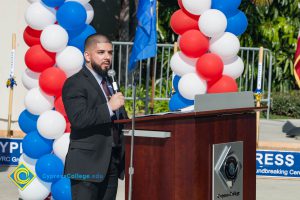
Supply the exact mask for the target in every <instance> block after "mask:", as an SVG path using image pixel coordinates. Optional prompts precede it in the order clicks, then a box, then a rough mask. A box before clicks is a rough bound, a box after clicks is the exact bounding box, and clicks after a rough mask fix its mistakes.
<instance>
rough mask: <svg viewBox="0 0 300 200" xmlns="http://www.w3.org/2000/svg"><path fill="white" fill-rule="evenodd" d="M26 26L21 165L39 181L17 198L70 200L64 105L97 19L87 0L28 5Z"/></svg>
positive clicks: (50, 0) (34, 1)
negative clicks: (65, 171) (64, 89)
mask: <svg viewBox="0 0 300 200" xmlns="http://www.w3.org/2000/svg"><path fill="white" fill-rule="evenodd" d="M28 2H29V3H30V5H29V7H28V8H27V10H26V13H25V21H26V22H27V24H28V26H27V27H26V29H25V30H24V34H23V38H24V41H25V43H26V44H27V45H28V46H29V49H28V50H27V52H26V54H25V64H26V65H27V67H28V68H27V69H26V70H25V71H24V73H23V76H22V82H23V85H24V86H25V88H26V89H28V93H27V95H26V97H25V100H24V104H25V108H26V109H25V110H24V111H23V112H22V113H21V114H20V116H19V125H20V128H21V130H22V131H23V132H25V133H26V136H25V137H24V139H23V152H24V153H23V154H22V155H21V157H20V160H19V162H23V164H25V165H26V166H27V167H28V168H29V169H31V171H32V172H33V173H35V174H36V175H37V177H36V178H35V179H34V180H33V181H32V182H31V183H30V184H29V185H28V186H27V187H26V188H25V189H24V190H19V195H20V197H21V198H22V199H24V200H32V199H36V200H39V199H40V200H43V199H45V198H47V197H48V196H49V194H50V193H51V194H52V197H53V198H54V199H55V200H68V199H71V189H70V180H69V179H68V178H66V177H63V176H62V175H63V168H64V162H65V156H66V153H67V150H68V146H69V141H70V123H69V120H68V117H67V115H66V113H65V110H64V105H63V102H62V98H61V95H62V87H63V84H64V82H65V80H66V79H67V77H70V76H72V75H73V74H75V73H76V72H78V71H79V70H80V69H81V67H82V65H83V62H84V59H83V54H82V53H83V46H84V41H85V39H86V38H87V37H88V36H89V35H91V34H93V33H95V32H96V31H95V29H94V28H93V27H92V26H91V25H89V23H90V22H91V21H92V19H93V16H94V10H93V7H92V6H91V5H90V4H89V3H88V2H89V0H73V1H70V0H28Z"/></svg>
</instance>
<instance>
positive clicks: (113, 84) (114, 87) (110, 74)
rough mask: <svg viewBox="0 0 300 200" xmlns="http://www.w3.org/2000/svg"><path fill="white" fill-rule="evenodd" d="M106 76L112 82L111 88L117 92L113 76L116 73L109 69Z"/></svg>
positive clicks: (117, 88)
mask: <svg viewBox="0 0 300 200" xmlns="http://www.w3.org/2000/svg"><path fill="white" fill-rule="evenodd" d="M107 75H108V76H109V77H110V78H111V80H112V86H113V89H114V91H115V92H119V87H118V83H117V82H116V81H115V75H116V72H115V70H113V69H110V70H108V71H107Z"/></svg>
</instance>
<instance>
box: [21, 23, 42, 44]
mask: <svg viewBox="0 0 300 200" xmlns="http://www.w3.org/2000/svg"><path fill="white" fill-rule="evenodd" d="M41 33H42V31H41V30H35V29H32V28H31V27H29V26H27V27H26V28H25V30H24V33H23V38H24V41H25V43H26V44H27V45H28V46H30V47H31V46H33V45H36V44H41V41H40V37H41Z"/></svg>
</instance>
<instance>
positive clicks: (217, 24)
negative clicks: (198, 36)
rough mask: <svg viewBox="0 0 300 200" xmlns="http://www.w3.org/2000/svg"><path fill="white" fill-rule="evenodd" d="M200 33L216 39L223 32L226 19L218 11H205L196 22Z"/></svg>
mask: <svg viewBox="0 0 300 200" xmlns="http://www.w3.org/2000/svg"><path fill="white" fill-rule="evenodd" d="M198 25H199V29H200V31H201V32H202V33H203V34H204V35H206V36H208V37H216V36H218V35H221V34H222V33H224V32H225V29H226V27H227V18H226V16H225V15H224V14H223V13H222V12H221V11H219V10H216V9H209V10H206V11H205V12H204V13H203V14H202V15H201V17H200V18H199V21H198Z"/></svg>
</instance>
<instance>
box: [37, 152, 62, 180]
mask: <svg viewBox="0 0 300 200" xmlns="http://www.w3.org/2000/svg"><path fill="white" fill-rule="evenodd" d="M63 171H64V164H63V162H62V161H61V160H60V159H59V158H58V157H57V156H56V155H54V154H47V155H44V156H42V157H41V158H40V159H38V161H37V162H36V165H35V172H36V175H37V176H38V177H39V178H40V179H41V180H43V181H45V182H52V183H53V182H56V181H58V180H59V179H61V178H62V175H63Z"/></svg>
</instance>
